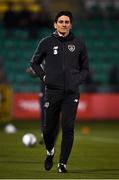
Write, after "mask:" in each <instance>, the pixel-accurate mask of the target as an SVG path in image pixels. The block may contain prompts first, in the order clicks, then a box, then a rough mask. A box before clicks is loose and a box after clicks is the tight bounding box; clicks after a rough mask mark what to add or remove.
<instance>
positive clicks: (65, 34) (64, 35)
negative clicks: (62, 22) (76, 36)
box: [57, 31, 69, 37]
mask: <svg viewBox="0 0 119 180" xmlns="http://www.w3.org/2000/svg"><path fill="white" fill-rule="evenodd" d="M57 33H58V35H59V36H61V37H66V36H68V34H69V32H68V33H60V32H58V31H57Z"/></svg>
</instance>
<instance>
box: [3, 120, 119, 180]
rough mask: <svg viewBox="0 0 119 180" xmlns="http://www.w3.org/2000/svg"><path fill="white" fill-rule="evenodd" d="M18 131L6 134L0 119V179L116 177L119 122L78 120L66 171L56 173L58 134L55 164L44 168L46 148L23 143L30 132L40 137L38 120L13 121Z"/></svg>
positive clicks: (57, 145)
mask: <svg viewBox="0 0 119 180" xmlns="http://www.w3.org/2000/svg"><path fill="white" fill-rule="evenodd" d="M12 123H13V124H14V125H15V126H16V128H17V132H16V133H15V134H6V133H5V132H4V130H3V129H4V126H5V123H2V122H0V179H119V121H114V122H112V121H106V122H102V121H101V122H83V121H82V122H77V123H76V124H75V140H74V145H73V149H72V152H71V155H70V158H69V161H68V165H67V169H68V173H67V174H60V173H57V163H58V158H59V152H60V140H61V133H59V136H58V140H57V143H56V153H55V157H54V165H53V168H52V169H51V171H48V172H47V171H45V170H44V159H45V155H46V151H45V148H44V146H43V145H40V144H38V143H37V145H36V146H35V147H33V148H28V147H25V146H24V145H23V144H22V136H23V135H24V134H25V133H27V132H31V133H34V134H35V135H36V137H37V139H38V140H40V131H39V126H40V125H39V124H40V123H39V122H38V121H27V122H26V121H13V122H12Z"/></svg>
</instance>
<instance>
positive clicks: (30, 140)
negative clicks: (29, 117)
mask: <svg viewBox="0 0 119 180" xmlns="http://www.w3.org/2000/svg"><path fill="white" fill-rule="evenodd" d="M22 142H23V144H24V145H25V146H27V147H33V146H35V145H36V142H37V138H36V136H35V135H34V134H32V133H27V134H25V135H24V136H23V137H22Z"/></svg>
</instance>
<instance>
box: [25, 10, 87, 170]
mask: <svg viewBox="0 0 119 180" xmlns="http://www.w3.org/2000/svg"><path fill="white" fill-rule="evenodd" d="M72 20H73V18H72V13H71V12H69V11H61V12H59V13H58V14H57V15H56V17H55V21H54V28H55V29H56V31H55V32H54V33H53V34H52V35H50V36H49V37H46V38H44V39H43V40H41V41H40V43H39V44H38V47H37V49H36V51H35V53H34V55H33V58H32V60H31V62H30V68H29V69H28V72H29V73H33V74H36V75H37V76H38V77H40V79H41V80H42V81H43V82H44V83H45V104H44V108H45V122H44V127H43V137H44V141H45V146H46V150H47V156H46V159H45V163H44V166H45V169H46V170H50V169H51V168H52V166H53V157H54V154H55V149H54V146H55V139H56V133H55V130H56V129H57V126H58V123H59V119H60V117H61V127H62V142H61V153H60V158H59V163H58V172H60V173H66V172H67V169H66V164H67V162H68V158H69V155H70V152H71V149H72V145H73V139H74V121H75V117H76V112H77V106H78V102H79V88H78V87H79V84H81V83H83V82H84V81H85V79H86V77H87V74H88V71H89V66H88V56H87V51H86V47H85V45H84V44H83V42H81V41H80V39H78V38H76V37H75V36H74V35H73V33H72V32H71V31H70V30H71V28H72ZM43 60H45V66H44V70H43V69H42V66H41V63H42V61H43Z"/></svg>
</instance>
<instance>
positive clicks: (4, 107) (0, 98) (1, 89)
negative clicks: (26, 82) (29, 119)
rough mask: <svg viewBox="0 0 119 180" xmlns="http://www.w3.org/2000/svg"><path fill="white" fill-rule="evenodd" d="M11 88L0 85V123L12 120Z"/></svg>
mask: <svg viewBox="0 0 119 180" xmlns="http://www.w3.org/2000/svg"><path fill="white" fill-rule="evenodd" d="M12 94H13V93H12V88H11V87H10V86H7V85H0V121H6V122H7V121H10V120H11V119H12Z"/></svg>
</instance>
